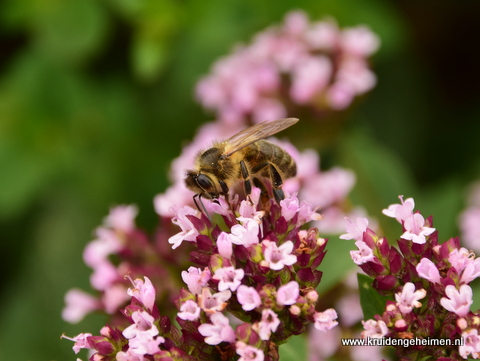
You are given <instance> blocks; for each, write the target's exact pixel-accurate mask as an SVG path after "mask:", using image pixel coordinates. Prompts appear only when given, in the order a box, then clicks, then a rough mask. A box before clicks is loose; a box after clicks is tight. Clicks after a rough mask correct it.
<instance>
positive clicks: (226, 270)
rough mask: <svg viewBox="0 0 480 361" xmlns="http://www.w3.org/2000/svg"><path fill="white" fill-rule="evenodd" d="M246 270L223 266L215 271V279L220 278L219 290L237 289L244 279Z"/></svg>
mask: <svg viewBox="0 0 480 361" xmlns="http://www.w3.org/2000/svg"><path fill="white" fill-rule="evenodd" d="M244 275H245V272H244V270H243V269H235V268H234V267H232V266H230V267H223V268H219V269H217V270H216V271H215V274H214V275H213V277H212V278H213V279H214V280H219V281H220V282H219V283H218V290H219V291H225V290H228V289H230V290H231V291H235V290H236V289H237V288H238V286H240V283H241V281H242V279H243V276H244Z"/></svg>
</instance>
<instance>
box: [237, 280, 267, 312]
mask: <svg viewBox="0 0 480 361" xmlns="http://www.w3.org/2000/svg"><path fill="white" fill-rule="evenodd" d="M237 299H238V302H240V304H241V305H242V308H243V309H244V310H245V311H251V310H253V309H255V308H257V307H258V306H260V305H261V304H262V300H261V298H260V295H259V294H258V292H257V290H256V289H255V288H253V287H248V286H245V285H240V287H238V289H237Z"/></svg>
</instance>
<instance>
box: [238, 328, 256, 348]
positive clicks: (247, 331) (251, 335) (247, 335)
mask: <svg viewBox="0 0 480 361" xmlns="http://www.w3.org/2000/svg"><path fill="white" fill-rule="evenodd" d="M235 335H236V336H237V340H240V341H243V342H245V343H247V344H250V345H255V344H256V343H257V342H259V341H260V336H259V335H258V333H256V332H255V331H254V330H253V329H252V324H250V323H242V324H241V325H240V326H237V328H236V329H235Z"/></svg>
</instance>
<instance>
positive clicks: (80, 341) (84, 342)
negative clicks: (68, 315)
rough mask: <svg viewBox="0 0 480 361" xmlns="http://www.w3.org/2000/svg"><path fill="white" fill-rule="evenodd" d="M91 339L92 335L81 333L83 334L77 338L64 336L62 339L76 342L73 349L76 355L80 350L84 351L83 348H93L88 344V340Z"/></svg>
mask: <svg viewBox="0 0 480 361" xmlns="http://www.w3.org/2000/svg"><path fill="white" fill-rule="evenodd" d="M89 337H92V334H91V333H81V334H78V335H77V336H75V337H73V338H70V337H67V336H65V335H62V338H64V339H66V340H70V341H73V342H75V344H74V345H73V347H72V348H73V351H74V352H75V353H79V352H80V350H81V349H83V348H86V349H90V348H91V347H90V346H89V344H88V338H89Z"/></svg>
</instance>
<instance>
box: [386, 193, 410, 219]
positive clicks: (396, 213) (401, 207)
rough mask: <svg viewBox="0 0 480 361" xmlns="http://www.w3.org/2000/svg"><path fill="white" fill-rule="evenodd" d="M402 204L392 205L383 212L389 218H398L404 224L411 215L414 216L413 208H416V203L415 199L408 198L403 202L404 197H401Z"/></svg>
mask: <svg viewBox="0 0 480 361" xmlns="http://www.w3.org/2000/svg"><path fill="white" fill-rule="evenodd" d="M398 198H400V202H401V204H392V205H390V206H389V207H388V208H387V209H384V210H383V211H382V213H383V214H385V215H386V216H388V217H392V218H396V219H397V221H398V222H399V223H402V222H403V221H405V220H406V219H407V218H409V217H410V216H411V215H413V208H415V201H414V200H413V198H407V200H405V201H403V196H399V197H398Z"/></svg>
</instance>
